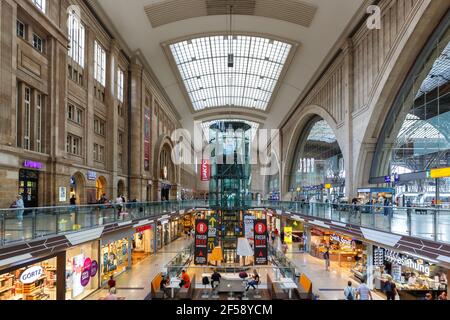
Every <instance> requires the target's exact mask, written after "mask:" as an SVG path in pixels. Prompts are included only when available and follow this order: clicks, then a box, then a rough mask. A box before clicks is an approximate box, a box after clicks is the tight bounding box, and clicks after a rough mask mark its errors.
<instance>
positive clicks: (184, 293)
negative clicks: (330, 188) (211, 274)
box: [177, 272, 195, 300]
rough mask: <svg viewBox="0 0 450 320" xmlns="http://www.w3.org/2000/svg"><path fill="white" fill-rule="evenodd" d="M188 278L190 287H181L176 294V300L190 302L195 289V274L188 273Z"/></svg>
mask: <svg viewBox="0 0 450 320" xmlns="http://www.w3.org/2000/svg"><path fill="white" fill-rule="evenodd" d="M188 275H189V278H190V279H191V285H190V286H189V288H185V287H182V288H180V290H179V291H178V293H177V298H178V299H180V300H192V296H193V295H194V289H195V274H191V273H189V272H188Z"/></svg>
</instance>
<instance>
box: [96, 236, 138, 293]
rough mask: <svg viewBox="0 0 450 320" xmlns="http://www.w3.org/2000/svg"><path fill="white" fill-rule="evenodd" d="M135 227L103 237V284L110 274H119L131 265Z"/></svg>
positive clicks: (101, 252)
mask: <svg viewBox="0 0 450 320" xmlns="http://www.w3.org/2000/svg"><path fill="white" fill-rule="evenodd" d="M133 235H134V229H127V230H126V231H120V232H116V233H113V234H111V235H108V236H106V237H103V238H102V239H101V249H100V258H101V266H100V267H101V284H102V285H103V284H104V283H106V282H107V281H108V280H109V277H110V276H114V277H116V276H118V275H119V274H121V273H122V272H124V271H125V270H127V269H128V268H130V267H131V247H132V240H133Z"/></svg>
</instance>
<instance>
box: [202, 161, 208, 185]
mask: <svg viewBox="0 0 450 320" xmlns="http://www.w3.org/2000/svg"><path fill="white" fill-rule="evenodd" d="M209 168H210V166H209V162H208V160H202V164H201V165H200V179H201V181H209V179H210V171H209Z"/></svg>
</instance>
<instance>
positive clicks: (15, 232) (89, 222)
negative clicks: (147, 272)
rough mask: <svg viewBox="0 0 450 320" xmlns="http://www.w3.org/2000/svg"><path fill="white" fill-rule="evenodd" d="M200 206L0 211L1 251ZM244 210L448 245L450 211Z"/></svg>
mask: <svg viewBox="0 0 450 320" xmlns="http://www.w3.org/2000/svg"><path fill="white" fill-rule="evenodd" d="M209 206H210V204H209V202H208V201H204V200H189V201H168V202H139V203H138V202H134V203H133V202H130V203H126V204H124V205H123V207H122V205H120V204H102V205H87V206H64V207H46V208H25V209H0V246H4V245H7V244H10V243H13V242H20V241H29V240H32V239H38V238H42V237H48V236H51V235H57V234H65V233H69V232H76V231H79V230H87V229H91V228H95V227H98V226H104V225H107V224H111V223H116V222H124V221H129V220H134V219H145V218H158V217H161V216H163V215H169V216H170V215H171V213H172V212H178V211H179V210H182V209H185V210H188V209H192V208H209ZM245 206H246V207H247V208H270V209H274V210H282V212H284V213H286V212H291V213H298V214H301V215H305V216H309V217H317V218H323V219H328V220H332V221H337V222H341V223H348V224H353V225H357V226H361V227H367V228H371V229H376V230H380V231H385V232H390V233H395V234H399V235H409V236H413V237H418V238H424V239H429V240H432V241H437V242H445V243H450V209H446V208H438V207H432V208H430V207H396V206H389V207H384V206H377V205H374V206H369V205H349V204H332V203H306V202H292V201H246V202H245Z"/></svg>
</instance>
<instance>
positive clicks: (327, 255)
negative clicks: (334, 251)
mask: <svg viewBox="0 0 450 320" xmlns="http://www.w3.org/2000/svg"><path fill="white" fill-rule="evenodd" d="M323 259H324V260H325V271H329V268H330V249H329V248H328V247H326V251H325V252H324V253H323Z"/></svg>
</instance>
